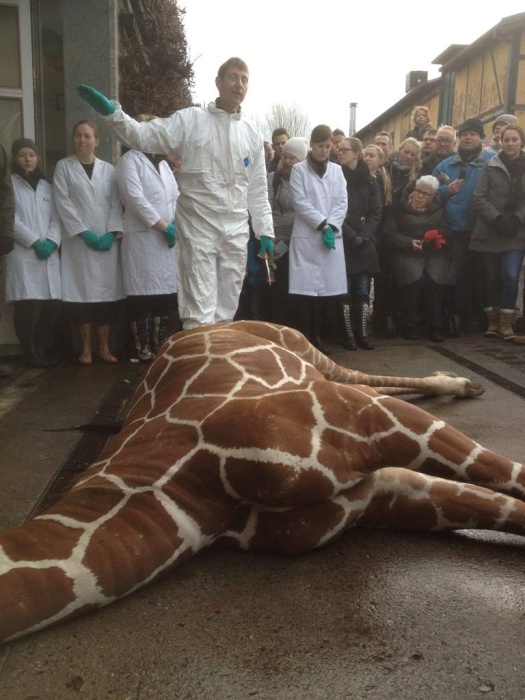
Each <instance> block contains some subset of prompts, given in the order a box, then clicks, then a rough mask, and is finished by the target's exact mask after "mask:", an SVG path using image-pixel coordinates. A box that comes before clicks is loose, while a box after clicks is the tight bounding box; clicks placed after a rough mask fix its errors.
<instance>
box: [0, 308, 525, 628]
mask: <svg viewBox="0 0 525 700" xmlns="http://www.w3.org/2000/svg"><path fill="white" fill-rule="evenodd" d="M373 387H376V388H377V389H378V390H379V391H376V390H375V389H374V388H373ZM380 392H381V393H380ZM408 392H410V393H423V394H427V395H432V394H434V395H443V394H453V395H457V396H476V395H479V394H480V393H481V392H482V389H481V388H480V387H479V386H476V385H474V384H472V382H470V381H469V380H468V379H463V378H459V377H452V376H449V375H444V374H437V375H435V376H432V377H427V378H422V379H415V378H413V379H410V378H395V377H374V376H370V375H363V374H360V373H358V372H352V371H350V370H346V369H344V368H342V367H339V366H338V365H335V364H334V363H333V362H331V361H330V360H329V359H328V358H326V357H325V356H324V355H321V354H320V353H319V352H318V351H317V350H315V348H313V347H312V346H311V345H310V344H309V343H308V342H307V341H306V339H305V338H304V337H303V336H302V335H301V334H299V333H297V332H296V331H292V330H291V329H288V328H284V327H280V326H273V325H271V324H263V323H255V322H239V323H232V324H224V325H218V326H209V327H204V328H198V329H193V330H190V331H185V332H183V333H180V334H178V335H176V336H173V337H172V338H171V339H170V340H169V341H168V342H167V343H166V344H165V345H164V347H163V349H162V352H161V353H160V354H159V356H158V357H157V359H156V361H155V362H154V363H153V365H152V366H151V368H150V369H149V371H148V373H147V374H146V376H145V378H144V381H143V382H142V384H141V386H140V387H139V388H138V390H137V392H136V394H135V397H134V400H133V404H132V407H131V409H130V411H129V414H128V416H127V419H126V422H125V424H124V427H123V429H122V431H121V432H120V433H119V435H118V436H117V437H116V439H115V440H114V441H113V442H112V443H111V444H110V445H109V446H108V447H107V448H106V450H105V451H104V453H103V454H102V456H101V458H100V460H99V461H98V462H96V463H95V464H93V465H92V466H91V467H90V468H89V469H88V470H87V471H86V472H85V473H84V474H82V476H81V477H80V478H79V479H78V480H77V481H76V483H75V484H74V485H73V486H72V487H71V488H70V489H69V491H68V492H67V493H65V494H64V495H63V496H62V497H60V499H59V500H58V501H57V502H56V503H55V504H54V505H53V506H52V507H51V508H49V509H48V510H47V511H45V512H44V513H42V514H41V515H39V516H37V517H36V518H34V519H33V520H32V521H30V522H29V523H27V524H26V525H24V526H22V527H20V528H18V529H16V530H12V531H10V532H7V533H5V534H4V535H2V536H1V537H0V639H2V640H6V639H10V638H14V637H17V636H20V635H23V634H26V633H27V632H30V631H34V630H37V629H40V628H42V627H45V626H47V625H50V624H53V623H55V622H58V621H61V620H65V619H67V618H68V617H70V616H73V615H78V614H81V613H83V612H87V611H89V610H92V609H95V608H98V607H101V606H103V605H107V604H109V603H111V602H112V601H113V600H116V599H118V598H120V597H122V596H124V595H127V594H128V593H131V592H132V591H134V590H136V589H137V588H138V587H141V586H143V585H145V584H146V583H148V582H149V581H151V580H153V579H154V578H156V577H157V576H158V575H159V574H161V573H163V572H165V571H167V570H169V569H170V568H171V567H173V566H175V565H178V564H180V563H182V562H183V561H185V560H186V559H187V558H189V557H190V556H192V555H193V554H195V553H197V552H198V551H199V550H201V549H203V548H205V547H208V546H210V545H213V544H217V545H222V546H224V545H226V546H235V547H240V548H243V549H246V550H266V551H277V552H285V553H299V552H304V551H308V550H310V549H313V548H316V547H320V546H322V545H324V544H326V543H328V542H330V541H331V540H334V539H335V538H337V537H339V536H340V535H341V534H342V533H343V532H344V531H345V530H346V529H348V528H350V527H353V526H356V525H364V526H379V527H392V528H396V529H407V530H419V531H435V530H444V529H459V528H486V529H499V530H502V531H506V532H512V533H517V534H525V504H524V503H523V501H524V500H525V469H524V467H523V465H521V464H518V463H515V462H512V461H511V460H508V459H506V458H504V457H501V456H499V455H497V454H495V453H493V452H491V451H489V450H486V449H484V448H482V447H481V446H480V445H478V444H477V443H475V442H474V441H472V440H470V439H469V438H468V437H467V436H465V435H463V434H462V433H460V432H459V431H457V430H455V429H453V428H451V427H450V426H447V425H446V424H445V423H444V422H443V421H442V420H439V419H437V418H435V417H433V416H431V415H430V414H428V413H426V412H425V411H423V410H421V409H419V408H417V407H415V406H413V405H411V404H409V403H406V402H404V401H400V400H398V399H396V398H394V396H393V395H395V394H396V393H408ZM389 394H392V395H389Z"/></svg>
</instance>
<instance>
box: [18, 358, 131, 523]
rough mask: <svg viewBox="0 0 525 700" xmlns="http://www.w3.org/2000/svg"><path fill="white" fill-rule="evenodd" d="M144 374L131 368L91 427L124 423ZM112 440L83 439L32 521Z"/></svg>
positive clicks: (86, 435)
mask: <svg viewBox="0 0 525 700" xmlns="http://www.w3.org/2000/svg"><path fill="white" fill-rule="evenodd" d="M144 370H145V368H144V365H131V366H130V368H129V370H128V371H127V372H126V373H125V375H124V376H123V377H121V378H120V379H119V380H118V381H117V382H115V384H114V385H113V386H112V388H111V389H110V390H109V392H108V393H107V394H106V397H105V398H104V399H103V400H102V403H101V404H100V406H99V408H98V409H97V410H96V411H95V413H94V414H93V416H92V417H91V421H90V422H89V424H88V425H90V426H93V427H96V426H97V425H101V426H105V425H108V424H113V423H115V422H116V421H118V420H119V419H121V418H122V417H123V413H124V409H125V407H126V405H127V402H128V401H129V399H130V398H131V396H132V395H133V393H134V391H135V389H136V387H137V386H138V384H139V382H140V381H141V380H142V378H143V376H144ZM109 437H110V436H109V435H108V433H102V432H101V433H98V432H86V433H84V434H83V435H82V436H81V437H80V439H79V440H78V442H77V443H76V445H75V446H74V447H73V449H72V450H71V452H70V453H69V455H68V456H67V457H66V459H65V460H64V462H62V464H61V466H60V468H59V470H58V471H57V473H56V475H55V477H54V479H53V480H52V481H51V483H50V484H49V486H48V487H47V489H46V490H45V491H44V493H43V494H42V496H41V498H40V499H39V501H38V502H37V504H36V505H35V507H34V508H33V510H32V511H31V513H30V515H29V517H28V520H30V519H31V518H34V517H35V515H38V513H40V512H41V511H43V510H44V509H45V508H47V507H48V506H49V505H51V504H52V503H53V502H54V501H55V499H56V497H57V496H58V495H60V494H61V493H63V492H64V491H65V490H66V489H67V487H68V486H69V484H70V483H71V481H72V480H73V479H74V478H75V477H76V476H77V475H78V474H80V473H82V472H83V471H84V470H85V469H87V467H89V466H90V464H92V463H93V462H95V461H96V460H97V459H98V457H99V456H100V453H101V452H102V450H103V448H104V446H105V444H106V442H107V441H108V439H109Z"/></svg>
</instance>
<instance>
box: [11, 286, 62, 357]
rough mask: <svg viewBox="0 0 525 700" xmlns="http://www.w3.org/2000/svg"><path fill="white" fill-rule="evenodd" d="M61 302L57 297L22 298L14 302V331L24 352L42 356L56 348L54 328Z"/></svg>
mask: <svg viewBox="0 0 525 700" xmlns="http://www.w3.org/2000/svg"><path fill="white" fill-rule="evenodd" d="M61 306H62V302H61V301H59V300H57V299H24V300H22V301H16V302H15V303H14V314H13V322H14V326H15V332H16V335H17V337H18V340H19V341H20V344H21V345H22V348H23V350H24V352H25V353H32V352H36V353H37V354H40V355H42V356H45V355H46V353H48V352H51V351H52V350H56V347H55V345H56V342H55V341H56V338H55V333H56V328H57V322H58V319H59V317H60V312H61Z"/></svg>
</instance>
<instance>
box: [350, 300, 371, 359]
mask: <svg viewBox="0 0 525 700" xmlns="http://www.w3.org/2000/svg"><path fill="white" fill-rule="evenodd" d="M354 308H355V312H356V336H357V345H358V346H359V347H360V348H363V350H373V349H374V346H373V345H372V343H371V342H370V338H369V336H368V304H367V302H366V301H358V302H356V303H355V305H354Z"/></svg>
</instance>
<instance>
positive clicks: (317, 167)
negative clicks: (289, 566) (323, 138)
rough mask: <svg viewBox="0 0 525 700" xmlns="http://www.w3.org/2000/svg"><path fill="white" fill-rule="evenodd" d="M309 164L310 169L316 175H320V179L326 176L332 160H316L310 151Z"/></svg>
mask: <svg viewBox="0 0 525 700" xmlns="http://www.w3.org/2000/svg"><path fill="white" fill-rule="evenodd" d="M306 158H307V160H308V162H309V163H310V167H311V168H312V170H313V171H314V173H315V174H316V175H319V177H323V175H324V174H325V172H326V170H327V168H328V161H329V160H330V158H327V159H326V160H323V161H321V160H315V158H314V157H313V156H312V152H311V151H309V152H308V155H307V156H306Z"/></svg>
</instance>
